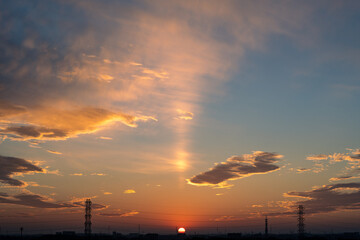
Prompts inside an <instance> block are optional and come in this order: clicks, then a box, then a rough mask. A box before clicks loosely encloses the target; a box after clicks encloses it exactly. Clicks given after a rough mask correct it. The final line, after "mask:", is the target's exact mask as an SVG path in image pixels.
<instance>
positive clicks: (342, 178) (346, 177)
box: [329, 175, 360, 182]
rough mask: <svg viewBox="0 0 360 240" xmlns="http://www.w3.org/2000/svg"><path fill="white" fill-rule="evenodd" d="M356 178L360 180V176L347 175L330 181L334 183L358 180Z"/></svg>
mask: <svg viewBox="0 0 360 240" xmlns="http://www.w3.org/2000/svg"><path fill="white" fill-rule="evenodd" d="M356 178H360V176H351V175H347V176H340V177H332V178H330V179H329V181H331V182H334V181H342V180H348V179H356Z"/></svg>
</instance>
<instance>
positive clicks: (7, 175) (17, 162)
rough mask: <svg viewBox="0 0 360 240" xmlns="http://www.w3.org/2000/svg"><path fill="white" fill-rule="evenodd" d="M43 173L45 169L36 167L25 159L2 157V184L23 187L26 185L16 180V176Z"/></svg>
mask: <svg viewBox="0 0 360 240" xmlns="http://www.w3.org/2000/svg"><path fill="white" fill-rule="evenodd" d="M43 171H44V169H43V168H41V167H39V166H36V165H34V164H33V163H31V162H29V161H27V160H25V159H22V158H16V157H6V156H1V155H0V181H1V182H2V183H5V184H9V185H12V186H23V185H25V183H24V182H23V181H20V180H17V179H14V178H13V176H14V175H17V174H29V173H34V172H43Z"/></svg>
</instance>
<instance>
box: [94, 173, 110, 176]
mask: <svg viewBox="0 0 360 240" xmlns="http://www.w3.org/2000/svg"><path fill="white" fill-rule="evenodd" d="M91 175H92V176H106V175H107V174H106V173H92V174H91Z"/></svg>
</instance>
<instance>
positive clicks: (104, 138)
mask: <svg viewBox="0 0 360 240" xmlns="http://www.w3.org/2000/svg"><path fill="white" fill-rule="evenodd" d="M99 139H103V140H112V138H111V137H103V136H101V137H99Z"/></svg>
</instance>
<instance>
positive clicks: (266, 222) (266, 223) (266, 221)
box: [265, 216, 268, 236]
mask: <svg viewBox="0 0 360 240" xmlns="http://www.w3.org/2000/svg"><path fill="white" fill-rule="evenodd" d="M267 235H268V218H267V216H266V217H265V236H267Z"/></svg>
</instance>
